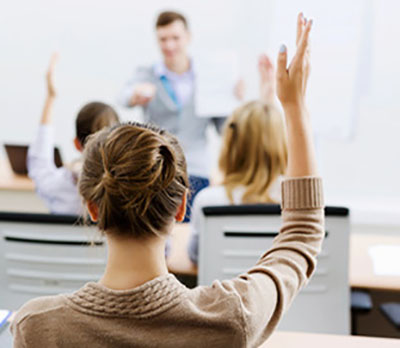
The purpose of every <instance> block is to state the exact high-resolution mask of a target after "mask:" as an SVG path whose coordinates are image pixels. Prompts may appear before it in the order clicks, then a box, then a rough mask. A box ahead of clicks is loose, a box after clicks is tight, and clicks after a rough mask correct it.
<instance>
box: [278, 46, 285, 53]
mask: <svg viewBox="0 0 400 348" xmlns="http://www.w3.org/2000/svg"><path fill="white" fill-rule="evenodd" d="M285 52H286V46H285V45H281V47H280V48H279V53H285Z"/></svg>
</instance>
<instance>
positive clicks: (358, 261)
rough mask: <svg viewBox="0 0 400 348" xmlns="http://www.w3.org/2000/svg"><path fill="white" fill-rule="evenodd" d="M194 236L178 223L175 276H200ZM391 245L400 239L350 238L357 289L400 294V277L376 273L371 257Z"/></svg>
mask: <svg viewBox="0 0 400 348" xmlns="http://www.w3.org/2000/svg"><path fill="white" fill-rule="evenodd" d="M189 236H190V231H189V225H188V224H177V225H176V227H175V229H174V232H173V233H172V241H171V252H170V257H169V259H168V267H169V269H170V271H171V272H172V273H176V274H183V275H192V276H196V275H197V267H196V266H194V265H193V264H192V262H191V261H190V259H189V257H188V254H187V245H188V240H189ZM377 244H389V245H399V246H400V236H399V237H397V236H381V235H369V234H367V235H362V234H353V235H351V236H350V265H349V278H350V279H349V281H350V285H351V287H353V288H367V289H384V290H396V291H400V277H389V276H379V275H376V274H374V271H373V267H372V259H371V257H370V255H369V254H368V250H369V248H370V247H371V246H373V245H377ZM399 267H400V266H399Z"/></svg>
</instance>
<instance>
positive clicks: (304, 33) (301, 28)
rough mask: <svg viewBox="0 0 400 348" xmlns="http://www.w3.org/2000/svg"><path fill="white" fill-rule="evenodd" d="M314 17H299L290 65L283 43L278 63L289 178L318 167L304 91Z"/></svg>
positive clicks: (308, 69) (278, 80)
mask: <svg viewBox="0 0 400 348" xmlns="http://www.w3.org/2000/svg"><path fill="white" fill-rule="evenodd" d="M311 27H312V20H309V21H307V20H306V19H305V18H304V16H303V14H302V13H300V14H299V15H298V18H297V35H296V42H297V49H296V53H295V55H294V56H293V59H292V61H291V62H290V64H289V66H288V65H287V49H286V46H284V45H282V46H281V49H280V52H279V54H278V63H277V76H276V77H277V94H278V98H279V100H280V102H281V104H282V107H283V110H284V112H285V118H286V124H287V131H288V168H287V175H288V177H299V176H309V175H311V176H315V175H317V167H316V160H315V153H314V151H315V150H314V145H313V139H312V130H311V124H310V119H309V115H308V112H307V108H306V105H305V93H306V87H307V81H308V76H309V71H310V62H309V51H310V43H309V37H310V31H311Z"/></svg>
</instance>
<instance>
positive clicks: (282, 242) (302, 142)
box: [11, 18, 324, 348]
mask: <svg viewBox="0 0 400 348" xmlns="http://www.w3.org/2000/svg"><path fill="white" fill-rule="evenodd" d="M310 29H311V22H309V23H308V24H307V25H305V21H304V20H303V19H302V18H301V22H300V25H299V29H298V30H299V35H298V36H299V39H298V48H297V52H296V54H295V56H294V58H293V60H292V62H291V64H290V66H289V68H288V69H287V53H286V48H285V47H284V46H283V47H282V49H281V51H280V53H279V57H278V76H277V78H278V79H277V80H278V96H279V98H280V100H281V103H282V105H283V108H284V110H285V116H286V120H287V126H288V133H289V146H288V169H287V179H286V180H285V181H284V182H283V186H282V192H283V196H282V218H283V224H282V228H281V231H280V233H279V235H278V236H277V237H276V239H275V240H274V243H273V246H272V248H271V249H269V250H267V251H266V252H265V254H264V255H263V256H262V257H261V258H260V260H259V261H258V263H257V265H255V266H254V267H252V268H251V269H249V270H248V272H247V273H244V274H242V275H241V276H239V277H237V278H234V279H230V280H224V281H214V282H213V284H212V285H211V286H201V287H197V288H195V289H188V288H186V287H185V286H183V285H182V284H181V283H179V281H178V280H177V279H176V278H175V277H174V276H173V275H172V274H169V273H168V269H167V266H166V261H165V257H164V246H165V240H166V237H167V236H168V234H169V233H170V232H171V230H172V229H173V228H174V221H175V220H177V221H181V220H182V219H183V218H184V215H185V207H186V196H187V192H188V180H187V173H186V164H185V159H184V157H183V154H182V151H181V149H180V146H179V144H178V142H177V141H176V139H175V138H174V137H173V136H171V135H169V134H168V133H167V132H165V131H162V130H159V129H157V128H155V127H150V126H146V125H141V124H125V125H118V126H115V127H113V128H111V129H106V130H103V131H101V132H99V133H97V134H95V135H94V136H92V137H91V139H90V140H89V141H88V143H87V145H86V147H85V153H84V163H83V169H82V174H81V177H80V181H79V190H80V193H81V194H82V196H83V198H84V200H85V201H86V203H87V207H88V210H89V213H90V215H91V217H92V219H93V220H94V221H97V224H98V227H99V229H100V230H101V231H102V232H104V234H105V236H106V238H107V244H108V248H107V250H108V258H107V265H106V269H105V273H104V275H103V276H102V278H101V279H100V281H99V282H97V283H95V282H91V283H88V284H86V285H85V286H84V287H83V288H81V289H79V290H77V291H76V292H74V293H72V294H63V295H57V296H50V297H42V298H38V299H34V300H32V301H30V302H28V303H27V304H25V305H24V306H23V307H22V308H21V309H20V310H19V312H18V313H17V315H16V317H15V319H14V320H13V322H12V326H11V329H12V332H13V334H14V346H15V347H17V348H18V347H32V348H35V347H85V346H86V347H174V348H175V347H258V346H260V344H262V343H264V342H265V340H266V339H267V338H268V337H269V336H270V335H271V333H272V332H273V331H274V329H275V328H276V326H277V325H278V323H279V320H280V319H281V317H282V316H283V315H284V313H285V311H286V310H287V308H288V306H289V305H290V303H291V302H292V300H293V298H294V296H295V295H296V294H297V293H298V292H299V290H300V289H301V288H302V286H303V285H304V284H305V283H306V281H307V280H308V279H309V278H310V277H311V275H312V273H313V272H314V270H315V266H316V257H317V254H318V252H319V251H320V249H321V243H322V239H323V235H324V218H323V197H322V184H321V179H320V178H318V177H317V176H316V175H317V170H316V164H315V155H314V148H313V144H312V138H311V129H310V123H309V116H308V113H307V110H306V107H305V104H304V94H305V86H306V82H307V74H306V73H305V65H306V64H307V63H306V62H307V56H308V55H307V53H306V52H307V48H308V37H309V32H310Z"/></svg>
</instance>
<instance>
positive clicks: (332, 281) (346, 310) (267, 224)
mask: <svg viewBox="0 0 400 348" xmlns="http://www.w3.org/2000/svg"><path fill="white" fill-rule="evenodd" d="M325 218H326V220H325V223H326V237H325V241H324V244H323V247H322V252H321V254H320V255H319V256H318V266H317V269H316V272H315V273H314V275H313V277H312V279H311V280H310V282H309V283H308V285H307V286H306V287H305V288H304V289H303V290H302V291H301V292H300V294H299V295H298V296H297V298H296V299H295V300H294V302H293V304H292V305H291V307H290V309H289V310H288V312H287V313H286V314H285V316H284V318H283V320H282V322H281V323H280V325H279V329H280V330H290V331H306V332H319V333H332V334H348V333H349V332H350V288H349V281H348V268H349V265H348V250H349V231H350V226H349V210H348V209H347V208H341V207H326V208H325ZM202 219H203V223H202V229H201V231H200V236H199V278H198V283H199V284H200V285H210V284H211V283H212V281H213V280H215V279H220V280H222V279H229V278H232V277H234V276H237V275H239V274H240V273H243V272H245V271H246V270H247V269H249V268H250V267H252V266H254V265H255V263H256V262H257V260H258V259H259V258H260V256H261V255H262V254H263V253H264V252H265V251H266V250H267V249H268V248H269V247H270V246H271V245H272V241H273V238H274V237H275V236H276V235H277V234H278V232H279V228H280V226H281V217H280V206H279V205H272V204H271V205H266V204H264V205H261V204H260V205H239V206H215V207H204V208H203V217H202Z"/></svg>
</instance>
